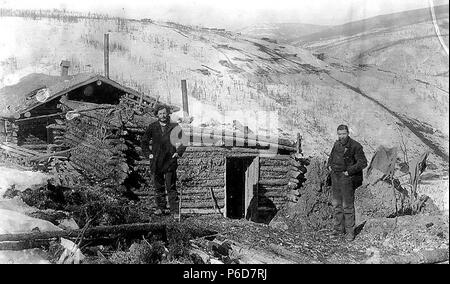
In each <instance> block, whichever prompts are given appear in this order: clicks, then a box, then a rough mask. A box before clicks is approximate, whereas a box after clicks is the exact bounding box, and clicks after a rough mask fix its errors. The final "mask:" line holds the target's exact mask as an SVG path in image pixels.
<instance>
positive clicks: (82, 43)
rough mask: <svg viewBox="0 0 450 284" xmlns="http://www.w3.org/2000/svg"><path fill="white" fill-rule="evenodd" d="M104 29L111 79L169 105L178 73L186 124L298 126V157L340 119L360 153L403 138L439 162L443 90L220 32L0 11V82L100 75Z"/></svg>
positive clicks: (176, 92)
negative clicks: (66, 70)
mask: <svg viewBox="0 0 450 284" xmlns="http://www.w3.org/2000/svg"><path fill="white" fill-rule="evenodd" d="M105 32H110V34H111V35H110V43H111V55H110V58H111V64H110V73H111V77H112V79H114V80H117V81H118V82H121V83H123V84H126V85H127V86H130V87H132V88H135V89H137V90H139V91H142V92H144V93H146V94H148V95H152V96H158V97H159V98H160V99H161V100H162V101H164V102H168V103H174V104H178V105H180V104H181V94H180V93H181V91H180V80H181V79H187V81H188V93H189V96H190V110H191V112H192V115H193V116H194V122H195V123H196V124H209V125H212V126H214V125H216V126H217V125H218V124H220V123H221V122H223V121H228V122H229V121H231V120H232V119H239V120H240V121H241V122H242V123H244V124H249V126H250V127H251V128H252V129H256V128H257V127H259V128H260V129H261V130H264V128H266V129H270V130H272V132H279V131H280V130H282V132H286V133H288V134H291V135H295V133H296V132H300V133H301V134H302V135H303V137H304V152H305V153H306V154H307V155H325V153H326V152H329V150H330V148H331V145H332V142H333V141H334V140H335V129H336V127H337V125H338V124H341V123H346V124H349V125H350V127H351V135H352V136H353V137H354V138H355V139H357V140H358V141H361V142H362V144H363V145H364V147H365V149H366V152H367V155H368V156H369V157H370V155H371V153H373V151H374V150H375V148H376V147H377V146H378V145H380V144H385V145H389V146H393V145H398V144H399V143H400V140H401V138H402V137H403V138H404V139H405V140H407V141H408V148H409V151H410V156H416V155H418V154H419V153H421V152H422V151H425V150H427V149H428V150H431V151H432V152H433V153H434V155H433V156H432V158H431V160H432V162H433V163H434V164H435V165H436V166H438V167H439V168H448V141H449V140H448V118H447V117H448V112H449V110H448V102H449V101H448V87H447V88H446V89H444V88H440V87H436V86H435V85H433V84H428V83H424V82H420V81H417V80H415V79H412V78H410V77H408V76H399V75H398V74H394V73H390V72H385V71H383V70H380V69H379V68H378V67H372V66H360V65H355V64H351V63H348V62H345V61H340V60H337V59H333V58H329V59H327V60H319V59H318V58H316V56H314V55H313V53H312V52H310V51H308V50H305V49H302V48H298V47H294V46H290V45H282V44H275V43H270V42H267V41H262V40H257V39H251V38H248V37H246V36H242V35H239V34H235V33H231V32H226V31H217V30H216V31H214V30H208V29H201V28H193V27H185V26H181V25H177V24H173V23H142V22H138V21H123V20H121V21H119V20H102V19H78V20H75V21H63V20H57V19H47V18H42V19H35V20H34V19H29V18H17V17H0V33H1V34H2V35H3V37H2V41H1V42H0V54H1V57H0V86H4V85H7V84H12V83H14V82H15V81H17V80H18V79H19V78H20V77H21V76H23V75H26V74H28V73H31V72H44V73H48V74H54V75H57V74H58V73H59V66H58V65H59V62H60V60H61V59H68V60H70V61H71V63H72V66H71V71H70V72H71V73H78V72H86V71H93V72H101V71H102V66H103V46H102V45H103V43H102V41H103V34H104V33H105ZM271 114H273V115H276V116H277V117H278V119H276V117H274V116H272V117H271V116H270V115H271ZM256 117H259V119H255V118H256ZM268 119H269V124H267V120H268Z"/></svg>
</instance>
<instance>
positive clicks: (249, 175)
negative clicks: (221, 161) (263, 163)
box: [244, 157, 259, 220]
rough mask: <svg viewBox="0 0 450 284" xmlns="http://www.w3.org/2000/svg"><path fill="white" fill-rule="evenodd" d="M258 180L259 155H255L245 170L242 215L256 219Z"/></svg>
mask: <svg viewBox="0 0 450 284" xmlns="http://www.w3.org/2000/svg"><path fill="white" fill-rule="evenodd" d="M258 180H259V157H256V158H255V159H253V161H252V162H251V164H250V165H249V166H248V168H247V170H246V171H245V196H244V199H245V201H244V210H245V211H244V216H245V218H246V219H251V220H254V219H256V214H257V212H258Z"/></svg>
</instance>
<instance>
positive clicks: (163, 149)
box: [141, 106, 186, 214]
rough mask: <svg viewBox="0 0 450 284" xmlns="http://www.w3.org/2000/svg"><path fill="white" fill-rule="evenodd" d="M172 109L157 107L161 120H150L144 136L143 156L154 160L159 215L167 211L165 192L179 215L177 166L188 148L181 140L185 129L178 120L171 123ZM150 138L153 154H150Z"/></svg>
mask: <svg viewBox="0 0 450 284" xmlns="http://www.w3.org/2000/svg"><path fill="white" fill-rule="evenodd" d="M169 112H170V111H169V109H168V108H167V107H165V106H158V107H157V108H156V109H155V115H156V117H157V118H158V121H155V122H153V123H151V124H150V125H149V126H148V128H147V130H146V131H145V133H144V135H143V136H142V139H141V147H142V152H143V154H144V157H148V158H150V159H151V161H152V163H151V172H152V175H153V182H154V186H155V191H156V192H155V193H156V205H157V210H156V212H155V213H156V214H161V213H168V211H167V210H166V191H167V196H168V199H169V207H170V211H171V212H172V214H178V213H179V212H178V192H177V189H176V178H177V175H176V169H177V166H178V162H177V160H178V158H179V157H181V156H182V155H183V153H184V151H185V149H186V147H184V146H183V144H182V143H181V141H182V135H183V133H182V130H181V127H180V126H179V125H178V124H177V123H172V122H170V116H169ZM150 140H151V141H152V153H151V154H150V149H149V146H150Z"/></svg>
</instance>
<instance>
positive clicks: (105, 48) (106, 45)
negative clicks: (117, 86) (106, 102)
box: [103, 34, 109, 78]
mask: <svg viewBox="0 0 450 284" xmlns="http://www.w3.org/2000/svg"><path fill="white" fill-rule="evenodd" d="M103 53H104V63H105V77H106V78H109V34H105V36H104V41H103Z"/></svg>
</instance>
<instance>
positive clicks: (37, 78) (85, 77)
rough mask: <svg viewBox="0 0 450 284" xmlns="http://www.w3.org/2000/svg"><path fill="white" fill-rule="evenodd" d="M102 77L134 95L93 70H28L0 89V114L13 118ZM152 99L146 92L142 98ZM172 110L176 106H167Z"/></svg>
mask: <svg viewBox="0 0 450 284" xmlns="http://www.w3.org/2000/svg"><path fill="white" fill-rule="evenodd" d="M98 80H100V81H102V82H103V83H106V84H109V85H112V86H113V87H115V88H117V89H120V90H122V91H124V92H126V93H129V94H133V95H138V96H140V95H141V93H139V92H138V91H136V90H133V89H131V88H128V87H126V86H123V85H121V84H119V83H117V82H116V81H114V80H111V79H109V78H106V77H105V76H102V75H99V74H95V73H80V74H77V75H69V76H64V77H62V76H51V75H46V74H42V73H32V74H29V75H27V76H25V77H23V78H21V80H20V81H19V82H18V83H17V84H15V85H11V86H6V87H4V88H2V89H0V105H1V106H2V107H1V108H0V117H4V118H15V117H16V116H17V114H22V113H25V112H27V111H30V110H32V109H34V108H35V107H37V106H39V105H42V104H44V103H46V102H49V101H51V100H53V99H55V98H58V97H60V96H62V95H64V94H66V93H67V92H70V91H72V90H74V89H77V88H79V87H81V86H84V85H87V84H90V83H93V82H96V81H98ZM42 89H48V93H49V94H48V98H47V99H46V100H45V101H44V102H40V101H39V100H37V99H36V93H37V92H38V91H39V90H42ZM149 98H150V99H154V100H155V102H156V101H157V100H156V99H155V98H151V97H148V96H146V99H147V100H148V99H149ZM170 107H171V108H172V109H173V110H174V111H178V110H179V108H178V107H175V106H170Z"/></svg>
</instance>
